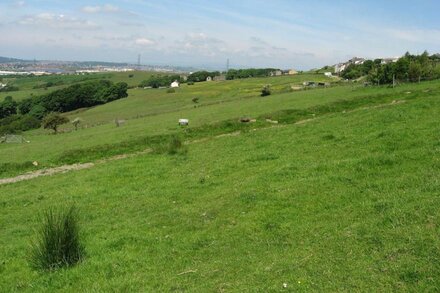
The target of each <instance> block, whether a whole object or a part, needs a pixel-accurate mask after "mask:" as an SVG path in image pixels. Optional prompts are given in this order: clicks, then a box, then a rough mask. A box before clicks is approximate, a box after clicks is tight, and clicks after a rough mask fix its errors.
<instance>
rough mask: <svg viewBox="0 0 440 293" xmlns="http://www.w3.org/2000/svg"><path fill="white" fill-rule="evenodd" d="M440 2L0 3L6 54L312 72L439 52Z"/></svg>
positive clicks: (1, 48) (0, 49) (1, 51)
mask: <svg viewBox="0 0 440 293" xmlns="http://www.w3.org/2000/svg"><path fill="white" fill-rule="evenodd" d="M439 11H440V1H438V0H437V1H434V0H431V1H428V0H418V1H408V0H403V1H397V0H382V1H377V0H374V1H367V0H365V1H356V0H352V1H348V0H344V1H343V0H333V1H318V0H314V1H313V0H312V1H294V0H291V1H288V0H271V1H259V0H254V1H249V0H239V1H238V0H235V1H231V0H224V1H213V0H210V1H197V0H187V1H171V0H161V1H157V0H156V1H141V0H120V1H82V0H77V1H66V0H22V1H18V0H17V1H16V0H1V1H0V35H1V41H0V56H8V57H17V58H26V59H33V58H36V59H57V60H100V61H115V62H136V60H137V55H138V54H141V56H142V63H144V64H169V65H181V66H196V67H210V68H219V69H221V68H224V67H225V63H226V59H228V58H229V59H230V63H231V65H232V66H233V67H250V66H254V67H262V66H273V67H280V68H297V69H309V68H314V67H320V66H323V65H327V64H334V63H336V62H340V61H345V60H346V59H348V58H351V57H353V56H360V57H368V58H376V57H395V56H400V55H402V54H403V53H405V52H406V51H410V52H412V53H421V52H423V51H424V50H425V49H426V50H428V51H429V52H431V53H437V52H440V18H439V17H438V14H439Z"/></svg>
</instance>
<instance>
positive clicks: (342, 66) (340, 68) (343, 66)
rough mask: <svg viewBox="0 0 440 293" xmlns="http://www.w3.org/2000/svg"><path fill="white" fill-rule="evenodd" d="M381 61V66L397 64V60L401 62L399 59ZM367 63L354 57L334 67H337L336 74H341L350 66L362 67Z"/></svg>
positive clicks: (383, 59)
mask: <svg viewBox="0 0 440 293" xmlns="http://www.w3.org/2000/svg"><path fill="white" fill-rule="evenodd" d="M380 60H381V64H388V63H394V62H397V60H399V57H394V58H382V59H380ZM365 61H367V59H364V58H359V57H353V58H351V59H350V60H348V61H347V62H344V63H339V64H336V65H335V66H334V67H335V73H336V74H339V73H341V72H342V71H344V70H345V69H347V67H348V66H350V65H352V64H353V65H361V64H364V62H365Z"/></svg>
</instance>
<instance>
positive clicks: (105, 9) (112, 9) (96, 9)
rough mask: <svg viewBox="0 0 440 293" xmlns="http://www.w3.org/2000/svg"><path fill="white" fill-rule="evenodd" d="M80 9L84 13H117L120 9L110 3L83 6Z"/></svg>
mask: <svg viewBox="0 0 440 293" xmlns="http://www.w3.org/2000/svg"><path fill="white" fill-rule="evenodd" d="M81 10H82V11H83V12H85V13H117V12H120V11H121V9H120V8H119V7H117V6H114V5H111V4H104V5H101V6H100V5H97V6H84V7H83V8H82V9H81Z"/></svg>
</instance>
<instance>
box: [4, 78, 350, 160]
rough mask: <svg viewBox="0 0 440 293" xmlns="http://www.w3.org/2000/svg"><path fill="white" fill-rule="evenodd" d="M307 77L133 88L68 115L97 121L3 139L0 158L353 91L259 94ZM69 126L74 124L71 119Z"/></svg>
mask: <svg viewBox="0 0 440 293" xmlns="http://www.w3.org/2000/svg"><path fill="white" fill-rule="evenodd" d="M308 78H311V76H307V75H305V76H303V77H293V78H289V77H288V78H285V77H281V78H269V79H250V80H244V81H232V82H224V83H214V82H212V83H201V84H196V85H194V86H189V87H185V88H182V89H180V90H179V92H177V93H175V94H166V93H165V91H164V90H136V89H134V90H130V96H129V98H127V99H123V100H119V101H115V102H113V103H109V104H106V105H102V106H99V107H95V108H92V109H89V110H87V111H85V112H79V113H78V111H77V112H75V113H74V114H71V115H69V117H70V118H74V117H81V118H83V119H84V120H85V124H88V125H92V126H93V125H95V126H96V125H99V126H96V127H91V128H87V129H82V130H81V131H78V132H70V133H64V134H62V135H57V136H53V135H48V133H49V132H48V131H45V130H42V129H40V130H36V131H30V132H27V133H25V134H24V136H25V137H26V138H27V139H28V140H30V141H31V143H30V144H23V145H13V144H9V145H0V161H1V162H25V161H35V160H36V161H39V162H41V163H43V164H50V161H51V160H53V159H54V158H55V157H57V156H59V155H60V154H61V152H63V151H65V150H68V149H74V148H84V147H90V146H95V145H99V144H104V143H110V142H120V141H123V140H128V139H133V138H136V137H139V136H145V135H150V134H158V133H164V132H170V131H177V126H176V124H177V123H176V121H177V120H178V119H179V118H182V117H188V118H189V119H190V120H191V125H192V126H198V125H202V124H206V123H212V122H215V121H221V120H225V119H229V118H234V117H240V116H243V115H258V114H263V113H267V112H268V111H275V110H280V109H284V107H295V108H296V107H299V108H302V107H308V106H310V105H314V104H318V103H323V102H325V101H331V100H335V99H337V98H339V97H340V95H341V93H345V92H349V91H350V89H345V90H344V89H339V88H336V89H334V91H331V92H330V93H329V94H328V93H325V94H323V91H322V90H313V91H306V92H295V93H286V94H282V95H274V96H271V97H270V98H266V99H261V98H260V97H259V95H258V93H259V91H260V90H261V87H262V85H263V84H266V83H268V82H270V83H271V84H273V85H274V88H275V90H277V87H286V86H288V85H289V84H291V83H299V82H301V81H302V80H304V79H308ZM319 78H322V77H319ZM194 96H200V97H201V98H200V104H199V107H198V108H194V103H193V102H192V101H191V99H192V97H194ZM159 114H161V115H159ZM145 115H146V116H145ZM138 116H145V117H142V118H140V119H133V120H130V121H129V122H128V123H127V124H126V125H125V126H124V127H121V128H119V129H117V128H115V125H114V123H113V120H114V118H116V117H118V118H125V119H129V118H136V117H138ZM100 124H102V125H100ZM68 127H69V128H71V126H70V125H68ZM48 145H50V148H48ZM11 152H13V153H14V155H13V156H11V155H10V154H11Z"/></svg>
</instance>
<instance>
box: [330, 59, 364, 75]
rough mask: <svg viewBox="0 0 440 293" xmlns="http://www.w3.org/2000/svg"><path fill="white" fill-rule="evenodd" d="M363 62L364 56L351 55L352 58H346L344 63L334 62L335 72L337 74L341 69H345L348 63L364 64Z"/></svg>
mask: <svg viewBox="0 0 440 293" xmlns="http://www.w3.org/2000/svg"><path fill="white" fill-rule="evenodd" d="M364 62H365V59H364V58H359V57H353V58H351V59H350V60H348V61H347V62H345V63H339V64H336V65H335V73H336V74H339V73H341V72H342V71H344V70H345V69H347V67H348V66H349V65H352V64H353V65H361V64H364Z"/></svg>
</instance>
